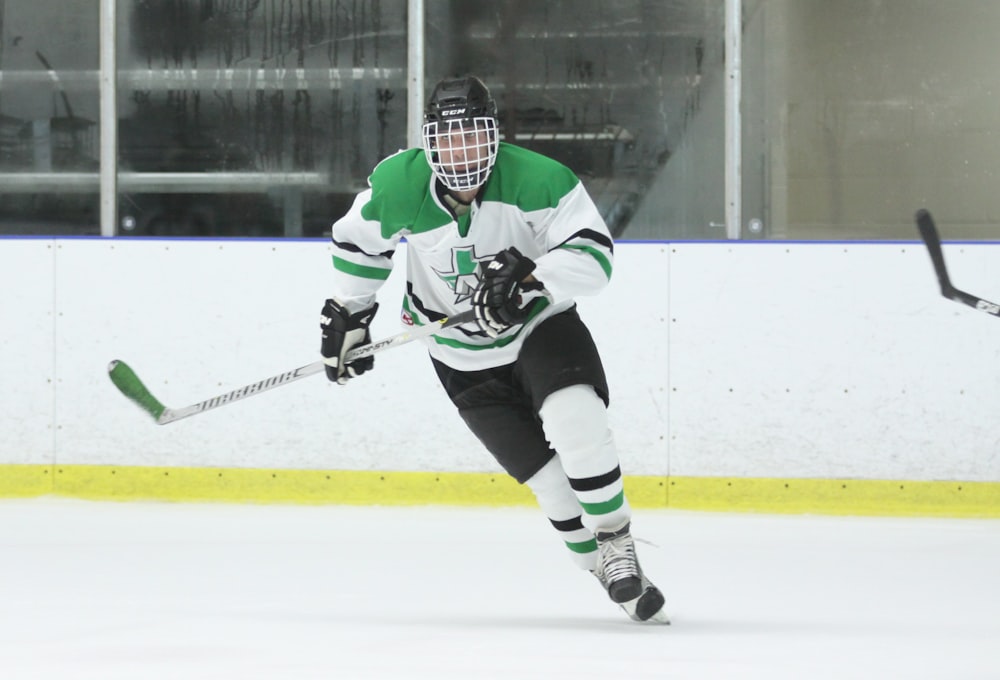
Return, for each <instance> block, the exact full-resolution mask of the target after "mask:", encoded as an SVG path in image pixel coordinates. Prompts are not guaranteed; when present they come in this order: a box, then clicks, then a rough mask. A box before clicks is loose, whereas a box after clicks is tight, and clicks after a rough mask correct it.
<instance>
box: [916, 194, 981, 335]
mask: <svg viewBox="0 0 1000 680" xmlns="http://www.w3.org/2000/svg"><path fill="white" fill-rule="evenodd" d="M916 220H917V229H918V230H919V231H920V238H922V239H923V240H924V243H925V244H926V245H927V252H928V253H930V256H931V262H932V263H933V264H934V272H935V273H936V274H937V279H938V285H940V286H941V295H943V296H945V297H946V298H948V299H949V300H954V301H955V302H958V303H961V304H963V305H968V306H969V307H972V308H973V309H978V310H979V311H980V312H986V313H987V314H989V315H991V316H997V317H1000V305H998V304H997V303H995V302H990V301H989V300H984V299H983V298H981V297H976V296H975V295H972V294H970V293H966V292H965V291H964V290H959V289H958V288H955V286H953V285H952V283H951V278H950V277H949V276H948V268H947V267H946V266H945V263H944V251H942V250H941V237H940V236H939V235H938V230H937V226H935V224H934V218H933V217H931V214H930V213H929V212H928V211H926V210H918V211H917V216H916Z"/></svg>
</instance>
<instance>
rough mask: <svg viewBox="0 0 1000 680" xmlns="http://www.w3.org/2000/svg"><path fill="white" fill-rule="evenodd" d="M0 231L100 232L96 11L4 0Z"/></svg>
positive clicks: (86, 4) (86, 5)
mask: <svg viewBox="0 0 1000 680" xmlns="http://www.w3.org/2000/svg"><path fill="white" fill-rule="evenodd" d="M0 36H2V39H0V76H2V80H0V234H53V235H64V234H97V233H99V231H100V230H99V226H98V225H99V217H98V214H99V207H98V206H99V201H98V182H97V175H96V172H97V167H98V158H99V151H98V149H99V132H98V128H99V126H98V122H97V121H98V93H97V87H98V83H97V61H98V14H97V11H96V8H95V7H94V5H93V2H92V1H90V0H65V1H63V2H59V3H41V2H37V1H33V0H3V1H2V2H0Z"/></svg>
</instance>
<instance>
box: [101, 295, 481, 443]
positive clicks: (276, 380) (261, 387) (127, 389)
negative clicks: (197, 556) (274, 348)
mask: <svg viewBox="0 0 1000 680" xmlns="http://www.w3.org/2000/svg"><path fill="white" fill-rule="evenodd" d="M475 318H476V317H475V312H473V311H472V310H469V311H466V312H462V313H461V314H456V315H454V316H449V317H445V318H443V319H440V320H438V321H435V322H433V323H428V324H425V325H423V326H419V327H415V328H412V329H409V330H405V331H403V332H402V333H397V334H396V335H391V336H389V337H388V338H385V339H383V340H379V341H378V342H373V343H370V344H367V345H363V346H361V347H356V348H354V349H352V350H351V351H349V352H348V353H347V355H346V356H345V357H344V361H345V362H347V361H354V360H355V359H363V358H364V357H369V356H372V355H373V354H377V353H378V352H381V351H383V350H386V349H389V348H390V347H399V346H400V345H405V344H407V343H409V342H412V341H414V340H417V339H419V338H425V337H427V336H429V335H433V334H434V333H437V332H438V331H440V330H443V329H445V328H451V327H452V326H458V325H460V324H463V323H467V322H469V321H474V320H475ZM326 365H327V364H326V361H325V360H323V361H315V362H313V363H311V364H307V365H305V366H300V367H299V368H296V369H294V370H291V371H286V372H285V373H279V374H278V375H275V376H271V377H270V378H265V379H264V380H259V381H257V382H255V383H251V384H249V385H244V386H243V387H239V388H237V389H235V390H233V391H231V392H226V393H225V394H220V395H219V396H217V397H212V398H211V399H206V400H205V401H200V402H198V403H197V404H192V405H191V406H185V407H184V408H179V409H172V408H167V407H166V406H164V405H163V404H162V403H161V402H160V401H159V400H158V399H157V398H156V397H154V396H153V395H152V393H151V392H150V391H149V389H147V388H146V386H145V385H143V384H142V381H141V380H139V376H137V375H136V374H135V371H133V370H132V369H131V368H130V367H129V365H128V364H126V363H125V362H124V361H120V360H118V359H115V360H114V361H112V362H111V363H110V364H108V376H109V377H110V378H111V382H113V383H114V384H115V387H117V388H118V389H119V390H120V391H121V393H122V394H124V395H125V396H126V397H128V398H129V399H131V400H132V401H133V402H135V404H136V405H137V406H138V407H139V408H141V409H142V410H143V411H145V412H146V413H148V414H149V415H151V416H152V417H153V420H155V421H156V424H157V425H166V424H167V423H172V422H174V421H175V420H180V419H181V418H187V417H188V416H193V415H197V414H199V413H204V412H205V411H209V410H211V409H213V408H218V407H219V406H223V405H224V404H231V403H233V402H234V401H239V400H240V399H246V398H247V397H252V396H254V395H256V394H260V393H261V392H266V391H267V390H271V389H274V388H275V387H281V386H282V385H287V384H288V383H291V382H295V381H296V380H301V379H302V378H306V377H308V376H310V375H314V374H316V373H319V372H321V371H322V370H323V369H324V368H326Z"/></svg>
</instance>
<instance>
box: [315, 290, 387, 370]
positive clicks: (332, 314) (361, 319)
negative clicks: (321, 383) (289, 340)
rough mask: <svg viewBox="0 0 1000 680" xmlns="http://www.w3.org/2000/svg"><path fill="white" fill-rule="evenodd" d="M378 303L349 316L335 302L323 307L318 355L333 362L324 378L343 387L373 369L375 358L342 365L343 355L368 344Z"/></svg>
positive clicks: (327, 368)
mask: <svg viewBox="0 0 1000 680" xmlns="http://www.w3.org/2000/svg"><path fill="white" fill-rule="evenodd" d="M377 311H378V303H376V304H374V305H372V306H371V307H369V308H368V309H364V310H362V311H360V312H357V313H355V314H351V313H350V312H348V311H347V310H346V309H344V307H343V306H342V305H341V304H340V303H339V302H337V301H336V300H327V301H326V304H325V305H323V312H322V314H321V316H320V320H319V327H320V328H321V329H323V343H322V345H321V346H320V353H321V354H322V355H323V356H324V357H326V358H327V359H334V360H335V361H334V362H333V364H334V365H329V364H328V365H327V367H326V377H327V378H329V379H330V380H332V381H334V382H336V383H339V384H341V385H345V384H347V381H348V380H350V379H351V378H355V377H357V376H359V375H361V374H362V373H364V372H365V371H370V370H371V369H372V368H374V366H375V357H373V356H372V357H365V358H363V359H357V360H355V361H351V362H348V363H346V364H345V363H344V355H345V354H347V352H348V351H349V350H350V349H351V348H353V347H357V346H358V345H367V344H368V343H370V342H371V341H372V335H371V331H370V330H369V329H368V326H369V325H371V322H372V319H374V318H375V312H377Z"/></svg>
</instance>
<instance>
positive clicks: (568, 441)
mask: <svg viewBox="0 0 1000 680" xmlns="http://www.w3.org/2000/svg"><path fill="white" fill-rule="evenodd" d="M538 414H539V416H540V417H541V419H542V430H543V431H544V432H545V437H546V439H547V440H548V441H549V444H551V445H552V448H554V449H555V450H556V452H557V453H558V454H559V456H560V457H561V459H562V464H563V468H564V469H565V470H566V473H567V474H568V475H569V476H570V477H586V476H589V475H592V474H600V473H602V472H606V471H607V470H609V469H611V468H614V467H616V466H617V465H618V455H617V452H616V450H615V446H614V440H613V438H612V436H611V430H610V428H609V427H608V413H607V409H606V408H605V406H604V401H602V400H601V398H600V397H599V396H597V393H596V392H595V391H594V388H593V387H591V386H590V385H572V386H570V387H564V388H563V389H561V390H557V391H556V392H553V393H552V394H550V395H549V396H548V397H546V399H545V401H544V402H543V403H542V407H541V408H540V409H539V411H538Z"/></svg>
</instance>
